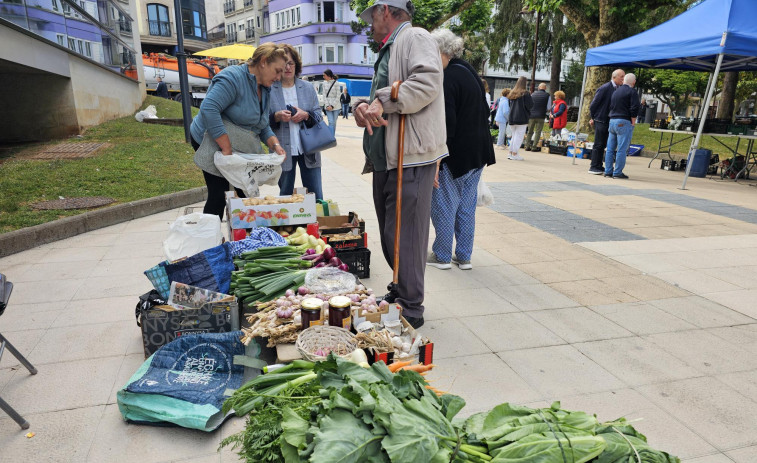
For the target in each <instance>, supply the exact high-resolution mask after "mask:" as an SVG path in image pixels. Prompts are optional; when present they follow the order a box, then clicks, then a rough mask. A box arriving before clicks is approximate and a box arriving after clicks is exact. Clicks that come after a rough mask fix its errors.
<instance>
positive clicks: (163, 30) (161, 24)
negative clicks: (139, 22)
mask: <svg viewBox="0 0 757 463" xmlns="http://www.w3.org/2000/svg"><path fill="white" fill-rule="evenodd" d="M147 24H148V26H149V31H150V35H157V36H160V37H171V23H170V22H169V21H155V20H150V19H148V20H147Z"/></svg>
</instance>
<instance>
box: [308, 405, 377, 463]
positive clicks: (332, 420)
mask: <svg viewBox="0 0 757 463" xmlns="http://www.w3.org/2000/svg"><path fill="white" fill-rule="evenodd" d="M382 437H383V435H381V434H378V435H376V434H374V433H372V432H371V429H370V428H368V426H367V425H366V424H365V423H363V422H362V421H361V420H360V419H358V418H357V417H355V416H354V415H353V414H352V413H350V412H348V411H346V410H340V409H334V410H332V411H331V413H329V415H327V416H325V417H323V418H322V419H321V423H320V428H318V430H317V431H315V435H314V437H313V442H314V443H315V449H314V450H313V454H312V456H311V457H310V462H311V463H363V462H364V463H384V462H387V459H386V456H385V455H383V454H382V452H381V439H382Z"/></svg>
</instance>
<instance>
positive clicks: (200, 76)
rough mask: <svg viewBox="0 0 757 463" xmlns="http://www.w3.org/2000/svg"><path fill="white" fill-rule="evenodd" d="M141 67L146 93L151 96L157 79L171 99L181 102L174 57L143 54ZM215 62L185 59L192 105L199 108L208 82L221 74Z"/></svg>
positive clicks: (177, 68) (159, 54) (177, 66)
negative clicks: (163, 85) (161, 81)
mask: <svg viewBox="0 0 757 463" xmlns="http://www.w3.org/2000/svg"><path fill="white" fill-rule="evenodd" d="M142 66H143V67H144V71H145V85H146V86H147V93H148V94H150V95H152V94H154V93H155V89H156V88H157V86H158V77H160V78H162V79H163V82H165V83H166V85H167V86H168V94H169V95H170V96H171V99H173V100H176V101H181V88H180V87H179V63H178V60H177V59H176V57H173V56H169V55H165V54H163V53H149V54H148V53H145V54H143V55H142ZM221 69H222V68H221V67H219V66H218V63H216V61H215V60H212V59H195V58H188V59H187V74H188V81H189V90H190V92H191V93H192V104H193V105H194V106H199V105H200V103H201V102H202V100H203V99H204V98H205V93H206V92H207V91H208V86H209V85H210V80H211V79H212V78H213V76H215V75H216V74H218V73H219V72H221Z"/></svg>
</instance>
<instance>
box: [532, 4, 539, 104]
mask: <svg viewBox="0 0 757 463" xmlns="http://www.w3.org/2000/svg"><path fill="white" fill-rule="evenodd" d="M540 22H541V12H540V11H537V12H536V36H535V37H534V57H533V59H532V60H531V93H534V90H536V49H537V48H538V46H539V23H540Z"/></svg>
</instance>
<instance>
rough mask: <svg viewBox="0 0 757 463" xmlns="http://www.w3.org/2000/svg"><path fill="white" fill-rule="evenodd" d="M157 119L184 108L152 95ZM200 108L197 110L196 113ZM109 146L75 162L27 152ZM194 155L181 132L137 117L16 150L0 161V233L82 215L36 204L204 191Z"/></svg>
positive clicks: (178, 114) (123, 199)
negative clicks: (60, 145) (68, 145)
mask: <svg viewBox="0 0 757 463" xmlns="http://www.w3.org/2000/svg"><path fill="white" fill-rule="evenodd" d="M149 104H152V105H155V107H156V108H157V110H158V117H162V118H181V114H182V113H181V104H179V103H176V102H173V101H169V100H165V99H162V98H156V97H151V96H148V97H147V98H146V100H145V102H144V104H143V106H142V107H143V108H145V107H147V105H149ZM196 113H197V109H196V108H193V114H196ZM71 142H106V143H109V144H110V145H111V146H110V147H108V148H106V149H104V150H101V151H100V152H99V153H98V154H97V155H96V156H95V157H92V158H86V159H72V160H58V161H49V160H33V159H26V158H25V157H24V152H25V151H27V152H28V150H29V149H30V148H34V147H35V146H40V145H50V144H55V143H71ZM193 155H194V150H192V147H191V146H190V145H189V144H187V143H185V142H184V129H183V128H182V127H172V126H163V125H155V124H144V123H140V122H137V121H136V120H135V119H134V116H128V117H123V118H120V119H115V120H112V121H109V122H105V123H103V124H101V125H99V126H96V127H92V128H90V129H88V130H87V131H86V132H85V133H84V134H83V138H78V137H73V138H70V139H67V140H58V141H54V142H49V143H42V144H36V145H25V146H18V147H15V148H14V149H13V150H10V151H8V152H6V154H5V155H4V158H3V159H2V160H0V161H4V162H2V163H0V192H1V193H2V194H0V233H5V232H9V231H12V230H17V229H19V228H24V227H29V226H32V225H37V224H40V223H44V222H49V221H52V220H55V219H58V218H61V217H66V216H70V215H75V214H80V213H82V212H84V211H82V210H74V211H63V210H61V211H37V210H34V209H32V208H31V207H30V206H29V205H30V204H32V203H35V202H38V201H45V200H52V199H58V198H59V197H61V196H62V197H64V198H71V197H80V196H109V197H111V198H114V199H115V200H116V203H123V202H128V201H134V200H138V199H144V198H150V197H154V196H159V195H162V194H166V193H173V192H177V191H182V190H186V189H189V188H194V187H198V186H203V185H204V182H203V179H202V173H201V171H200V169H198V168H197V166H195V164H194V161H193V160H192V157H193Z"/></svg>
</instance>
